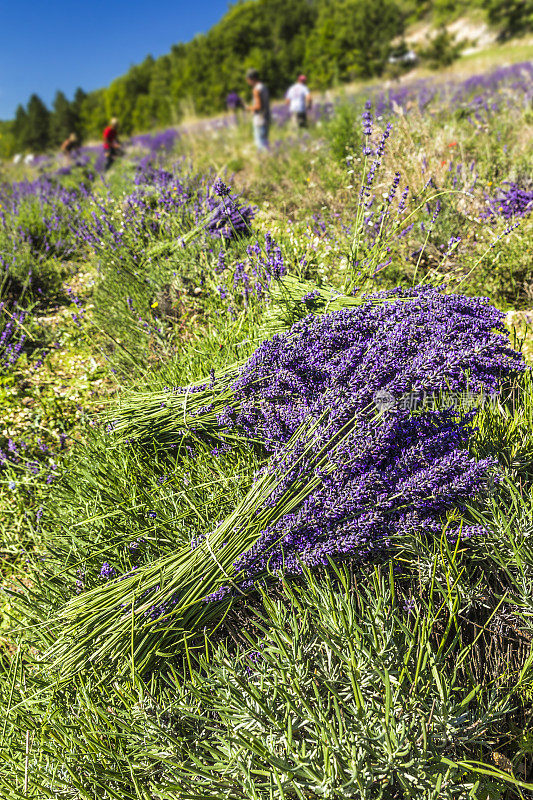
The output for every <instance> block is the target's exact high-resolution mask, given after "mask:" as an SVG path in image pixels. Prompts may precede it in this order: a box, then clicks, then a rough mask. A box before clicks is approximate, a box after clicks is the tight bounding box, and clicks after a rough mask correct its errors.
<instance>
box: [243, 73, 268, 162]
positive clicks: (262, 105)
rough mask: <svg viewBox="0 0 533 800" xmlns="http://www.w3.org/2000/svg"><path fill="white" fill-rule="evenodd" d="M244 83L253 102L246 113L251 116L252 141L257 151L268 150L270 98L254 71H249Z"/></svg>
mask: <svg viewBox="0 0 533 800" xmlns="http://www.w3.org/2000/svg"><path fill="white" fill-rule="evenodd" d="M246 82H247V83H248V86H251V87H252V96H253V102H252V105H251V106H248V111H251V112H252V114H253V126H254V139H255V143H256V145H257V149H258V150H259V151H260V152H261V151H265V150H268V134H269V131H270V96H269V94H268V89H267V87H266V86H265V84H264V83H261V81H260V80H259V73H258V71H257V70H256V69H249V70H248V72H247V73H246Z"/></svg>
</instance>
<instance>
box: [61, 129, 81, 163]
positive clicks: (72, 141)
mask: <svg viewBox="0 0 533 800" xmlns="http://www.w3.org/2000/svg"><path fill="white" fill-rule="evenodd" d="M77 149H78V137H77V136H76V134H75V133H70V134H69V135H68V136H67V138H66V139H65V141H64V142H63V144H62V145H61V152H62V153H63V155H64V156H65V159H66V160H67V161H71V160H72V158H73V156H74V153H75V152H76V150H77Z"/></svg>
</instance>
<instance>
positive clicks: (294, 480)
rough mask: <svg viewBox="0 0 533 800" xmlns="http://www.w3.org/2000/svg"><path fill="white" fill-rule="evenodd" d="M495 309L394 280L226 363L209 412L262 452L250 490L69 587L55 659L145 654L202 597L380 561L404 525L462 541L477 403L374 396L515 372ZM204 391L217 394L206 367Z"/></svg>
mask: <svg viewBox="0 0 533 800" xmlns="http://www.w3.org/2000/svg"><path fill="white" fill-rule="evenodd" d="M502 316H503V315H502V314H501V313H500V312H499V311H497V310H496V309H495V308H493V307H492V306H490V305H489V303H488V302H487V301H484V300H481V299H478V298H466V297H462V296H460V295H445V294H443V293H442V292H439V291H437V290H435V289H433V288H431V287H415V288H414V289H411V290H404V289H397V290H394V291H392V292H389V293H384V294H380V295H377V296H374V297H373V298H371V299H370V302H368V303H366V304H365V305H362V306H360V307H356V308H347V309H343V310H340V311H336V312H334V313H332V314H329V315H325V316H323V317H322V318H318V319H317V318H315V317H312V316H311V317H308V318H306V319H305V320H303V321H302V322H300V323H298V324H297V325H295V326H294V327H293V328H292V329H291V330H290V331H288V332H287V333H286V334H284V335H277V336H275V337H273V339H272V340H270V341H269V342H265V343H263V345H261V346H260V347H259V348H258V350H257V351H256V353H255V354H254V355H253V356H252V358H250V359H249V360H248V361H247V362H246V363H245V364H244V365H243V366H241V367H240V368H236V369H235V370H234V378H233V381H231V382H230V380H229V376H227V377H228V380H227V381H226V384H225V386H224V388H223V391H222V397H224V398H229V397H230V396H231V394H232V393H233V397H234V403H233V404H232V405H229V404H227V405H226V407H225V410H224V412H223V414H222V418H221V417H220V415H219V418H218V423H219V426H220V427H221V428H222V430H223V431H224V429H226V431H227V433H228V434H233V435H238V434H239V433H241V435H242V434H244V436H245V437H246V435H253V436H254V438H255V439H262V440H263V444H264V447H265V448H266V449H267V450H270V451H272V455H271V458H270V460H269V462H268V463H267V465H266V467H265V468H264V469H263V470H262V471H261V473H260V474H259V476H258V477H257V479H256V481H255V482H254V484H253V485H252V487H251V489H250V491H249V493H248V495H247V496H246V497H245V498H244V499H243V501H242V502H241V503H240V504H239V505H238V507H237V508H235V510H234V511H233V512H232V513H231V514H230V515H229V516H228V517H227V518H226V519H225V520H224V521H223V522H222V523H221V524H220V525H218V526H217V527H216V528H215V529H214V530H213V531H211V532H210V533H207V532H206V536H205V537H203V538H202V537H200V539H197V540H196V541H195V542H194V543H191V546H190V547H189V548H187V547H185V548H182V549H180V550H179V551H178V552H176V553H175V554H172V555H170V556H167V557H164V558H162V559H159V560H158V561H156V562H154V563H152V564H149V565H146V566H143V567H140V568H139V569H138V570H136V571H135V572H134V573H132V574H131V575H125V576H120V577H118V578H117V579H115V580H112V581H111V582H109V583H108V584H106V585H105V586H104V587H99V588H98V589H96V590H91V591H89V592H86V593H82V594H80V595H78V596H77V597H75V598H73V599H72V600H71V601H70V602H69V603H68V604H67V606H66V607H65V609H64V610H63V611H62V612H61V614H60V616H61V620H62V622H63V623H65V627H64V628H63V632H62V635H61V637H60V639H59V641H58V643H57V644H56V646H54V648H53V650H52V653H51V655H53V657H54V658H55V659H56V663H57V664H58V665H59V664H60V663H64V668H65V669H66V670H67V671H68V670H72V669H77V668H79V667H80V666H81V665H83V663H84V662H85V660H86V658H87V657H88V655H87V653H88V652H89V653H90V656H89V657H90V658H91V659H92V660H99V659H100V658H107V657H111V658H112V659H113V660H114V661H115V663H116V662H119V661H120V660H121V659H122V657H123V656H124V655H125V654H126V653H131V654H132V656H133V657H134V658H135V659H136V660H138V664H139V665H147V664H149V663H150V662H151V660H152V659H153V657H154V651H155V650H156V649H157V650H158V651H159V652H161V651H163V650H167V651H168V652H170V651H171V650H172V648H175V647H177V646H180V643H181V642H182V641H183V637H188V636H192V635H194V634H195V633H196V632H197V631H198V630H199V626H201V625H205V624H206V622H208V621H209V620H212V619H213V618H215V617H216V616H217V614H218V613H220V606H219V604H218V603H207V604H206V603H205V600H206V599H208V598H209V599H212V600H222V599H225V602H231V601H232V598H233V597H235V596H238V595H240V594H243V593H246V591H248V590H249V589H250V587H251V586H252V585H253V584H254V582H255V581H256V580H257V579H258V578H259V577H262V576H264V575H266V574H269V573H270V574H271V573H274V574H276V575H280V574H285V573H294V572H298V571H299V570H300V569H301V568H302V565H305V566H317V565H319V564H324V563H327V562H328V560H329V559H337V558H345V557H347V556H349V557H351V558H355V559H356V560H358V561H361V562H363V561H366V560H368V559H370V558H375V557H380V558H383V557H384V556H388V555H390V554H392V553H393V547H394V545H395V543H396V541H397V540H398V539H401V538H402V537H404V536H406V535H407V534H412V533H413V532H417V533H421V534H422V535H427V536H431V535H433V534H440V532H441V530H442V527H443V525H446V524H448V535H449V536H450V537H451V539H452V540H454V539H455V538H457V536H458V535H459V534H460V531H461V521H460V516H458V512H461V510H462V508H463V507H464V505H465V503H466V500H467V499H471V498H472V497H475V496H476V495H478V494H481V493H483V491H484V490H485V489H486V487H487V483H488V481H489V480H490V473H491V469H492V467H493V464H494V462H493V461H492V460H491V459H484V460H481V461H475V459H473V458H471V457H470V456H469V455H468V453H467V451H466V446H467V444H468V441H469V438H470V435H471V426H470V422H471V415H464V414H462V413H461V412H460V410H457V409H453V408H451V407H450V406H449V404H448V407H446V404H445V407H444V408H442V409H440V410H436V411H429V412H428V411H422V412H420V413H418V412H416V413H411V412H410V411H409V410H407V409H396V410H393V411H390V412H389V413H388V414H387V415H386V416H384V415H383V414H381V413H378V411H377V409H376V405H375V404H373V403H372V398H373V396H374V395H375V393H376V392H377V391H378V389H379V390H381V391H385V392H387V393H388V394H390V395H391V396H392V397H393V398H394V397H399V396H401V395H402V394H403V393H405V392H406V391H415V392H416V391H419V390H420V391H429V392H437V391H440V392H446V391H458V390H467V389H470V391H473V392H476V391H481V390H483V391H488V392H494V391H496V390H497V388H498V386H499V385H500V383H501V381H502V380H504V379H505V378H506V377H507V376H509V375H510V374H511V373H513V372H516V371H520V370H522V369H524V365H523V361H522V358H521V356H520V355H519V354H518V353H515V352H514V351H513V350H511V349H510V348H509V347H508V345H507V341H506V338H505V336H504V335H503V333H502V332H501V331H502V330H503V328H502ZM208 388H209V391H211V392H212V393H213V394H216V380H212V381H211V382H210V384H209V386H208ZM204 390H205V387H203V388H200V390H199V391H198V392H196V394H201V393H202V392H203V391H204ZM182 410H185V409H182ZM213 414H214V408H213V407H212V408H211V409H202V410H201V411H200V412H199V417H201V416H202V415H204V417H205V415H211V418H212V415H213ZM462 532H463V535H465V536H471V535H473V534H475V533H480V532H481V530H480V529H479V528H476V527H475V526H468V525H465V526H463V527H462ZM132 614H133V620H132V617H131V615H132ZM94 631H99V632H100V633H99V634H96V635H95V633H94ZM88 643H89V645H90V647H89V650H87V647H88Z"/></svg>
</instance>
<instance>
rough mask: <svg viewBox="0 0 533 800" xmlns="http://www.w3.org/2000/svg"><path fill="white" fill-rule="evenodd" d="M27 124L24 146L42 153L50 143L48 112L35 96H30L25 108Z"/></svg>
mask: <svg viewBox="0 0 533 800" xmlns="http://www.w3.org/2000/svg"><path fill="white" fill-rule="evenodd" d="M27 115H28V124H27V128H26V136H25V141H24V144H25V146H26V147H28V148H29V149H30V150H33V151H35V152H37V153H42V152H43V150H46V148H47V147H48V144H49V142H50V112H49V110H48V109H47V107H46V106H45V104H44V103H43V101H42V100H41V98H40V97H39V95H37V94H32V96H31V97H30V99H29V102H28V106H27Z"/></svg>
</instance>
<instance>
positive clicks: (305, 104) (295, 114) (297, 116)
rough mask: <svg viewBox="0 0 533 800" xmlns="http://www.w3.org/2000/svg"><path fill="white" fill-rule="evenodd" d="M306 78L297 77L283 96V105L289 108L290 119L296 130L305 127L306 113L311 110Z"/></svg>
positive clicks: (303, 76)
mask: <svg viewBox="0 0 533 800" xmlns="http://www.w3.org/2000/svg"><path fill="white" fill-rule="evenodd" d="M306 82H307V78H306V77H305V75H299V76H298V80H297V81H296V83H293V85H292V86H291V88H290V89H288V90H287V94H286V95H285V103H286V104H287V105H288V106H289V110H290V112H291V115H292V118H293V120H294V122H295V123H296V125H297V127H298V128H306V127H307V112H308V111H309V109H310V108H311V103H312V99H311V92H310V91H309V89H308V88H307V86H306Z"/></svg>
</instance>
